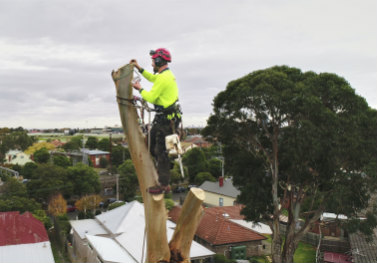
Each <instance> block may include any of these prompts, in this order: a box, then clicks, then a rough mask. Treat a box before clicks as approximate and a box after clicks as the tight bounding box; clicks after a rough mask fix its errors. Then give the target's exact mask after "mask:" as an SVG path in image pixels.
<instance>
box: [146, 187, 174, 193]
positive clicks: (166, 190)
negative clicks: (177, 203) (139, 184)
mask: <svg viewBox="0 0 377 263" xmlns="http://www.w3.org/2000/svg"><path fill="white" fill-rule="evenodd" d="M147 192H148V193H150V194H152V195H160V194H168V193H170V186H169V185H166V186H165V185H156V186H151V187H149V188H148V189H147Z"/></svg>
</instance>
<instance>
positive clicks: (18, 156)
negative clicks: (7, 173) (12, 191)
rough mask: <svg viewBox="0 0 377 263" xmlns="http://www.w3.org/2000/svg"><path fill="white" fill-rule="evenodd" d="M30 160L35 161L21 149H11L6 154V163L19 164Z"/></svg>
mask: <svg viewBox="0 0 377 263" xmlns="http://www.w3.org/2000/svg"><path fill="white" fill-rule="evenodd" d="M28 162H33V160H32V159H30V155H28V154H26V153H24V152H22V151H19V150H10V151H8V152H7V153H6V154H5V163H6V164H18V165H21V166H23V165H25V164H26V163H28Z"/></svg>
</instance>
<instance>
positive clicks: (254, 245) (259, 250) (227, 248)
mask: <svg viewBox="0 0 377 263" xmlns="http://www.w3.org/2000/svg"><path fill="white" fill-rule="evenodd" d="M194 239H195V241H196V242H198V243H199V244H201V245H203V246H205V247H206V248H208V249H209V250H212V251H213V252H215V253H216V254H221V255H225V256H226V257H227V258H231V250H232V247H235V246H246V256H247V257H251V256H261V255H265V254H268V253H270V252H271V250H268V248H267V247H266V248H265V249H263V243H262V241H259V240H257V241H249V242H241V243H237V244H226V245H214V246H213V245H211V244H210V243H208V242H207V241H205V240H203V239H201V238H199V237H197V236H195V238H194Z"/></svg>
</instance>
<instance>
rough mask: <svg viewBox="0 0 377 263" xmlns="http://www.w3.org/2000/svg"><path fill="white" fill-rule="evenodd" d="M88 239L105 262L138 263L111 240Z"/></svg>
mask: <svg viewBox="0 0 377 263" xmlns="http://www.w3.org/2000/svg"><path fill="white" fill-rule="evenodd" d="M86 238H87V240H88V241H89V243H90V244H91V245H92V247H94V248H95V250H96V251H97V253H98V255H99V256H100V257H101V258H102V259H103V260H104V261H108V262H127V263H137V262H138V261H136V260H135V259H133V258H132V257H131V255H130V254H128V253H127V251H126V250H124V249H123V248H122V247H121V246H120V245H119V244H118V243H117V242H115V241H114V240H113V239H111V238H107V237H99V236H91V235H86Z"/></svg>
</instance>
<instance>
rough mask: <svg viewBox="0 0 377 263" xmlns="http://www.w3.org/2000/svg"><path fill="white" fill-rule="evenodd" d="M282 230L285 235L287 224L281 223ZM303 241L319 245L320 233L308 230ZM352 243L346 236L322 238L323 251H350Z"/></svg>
mask: <svg viewBox="0 0 377 263" xmlns="http://www.w3.org/2000/svg"><path fill="white" fill-rule="evenodd" d="M280 231H281V234H282V235H284V234H285V233H286V231H287V227H286V225H283V224H280ZM301 241H302V242H305V243H308V244H310V245H313V246H318V242H319V235H318V234H316V233H312V232H307V233H306V234H305V235H304V236H303V237H302V239H301ZM350 249H351V247H350V243H349V241H348V239H344V238H341V239H340V238H339V239H338V238H337V239H334V238H332V237H328V238H327V237H323V236H322V240H321V248H320V250H321V251H329V252H335V253H345V252H347V251H350Z"/></svg>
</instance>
